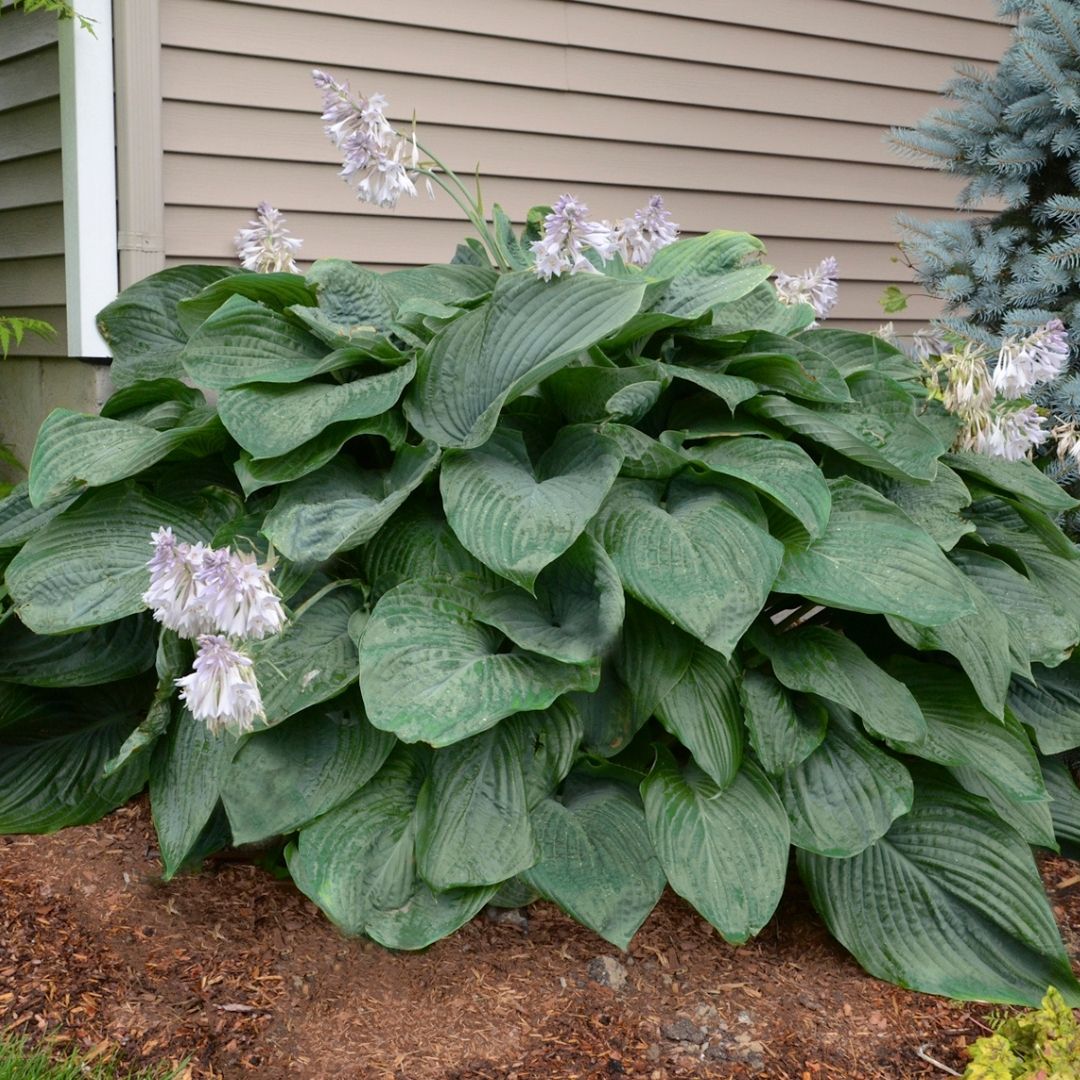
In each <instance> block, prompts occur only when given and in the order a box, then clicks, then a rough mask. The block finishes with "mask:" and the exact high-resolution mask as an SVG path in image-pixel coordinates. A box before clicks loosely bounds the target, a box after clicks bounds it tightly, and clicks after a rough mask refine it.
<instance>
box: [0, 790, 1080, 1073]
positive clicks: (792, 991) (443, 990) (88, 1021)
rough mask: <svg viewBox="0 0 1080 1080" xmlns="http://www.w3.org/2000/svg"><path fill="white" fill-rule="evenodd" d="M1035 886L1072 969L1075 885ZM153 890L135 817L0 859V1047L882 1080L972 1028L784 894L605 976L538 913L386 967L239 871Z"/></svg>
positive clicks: (1061, 881) (204, 1059)
mask: <svg viewBox="0 0 1080 1080" xmlns="http://www.w3.org/2000/svg"><path fill="white" fill-rule="evenodd" d="M1042 869H1043V874H1044V878H1045V880H1046V883H1047V888H1048V890H1049V893H1050V896H1051V900H1052V902H1053V903H1054V906H1055V909H1056V911H1057V914H1058V918H1059V921H1060V922H1061V924H1062V926H1063V928H1064V933H1065V938H1066V943H1067V945H1068V946H1069V949H1070V951H1071V954H1072V955H1073V957H1074V958H1077V957H1080V872H1078V868H1077V865H1076V864H1075V863H1070V862H1068V861H1066V860H1062V859H1056V858H1048V859H1046V860H1045V861H1044V862H1043V863H1042ZM160 872H161V867H160V861H159V859H158V854H157V851H156V847H155V841H154V835H153V830H152V827H151V824H150V818H149V811H148V808H147V806H146V804H145V802H144V801H139V802H136V803H134V804H132V805H131V806H128V807H125V808H124V809H122V810H119V811H117V812H116V813H114V814H112V815H110V816H109V817H108V818H106V819H105V820H104V821H102V822H100V823H98V824H97V825H92V826H87V827H84V828H78V829H69V830H67V831H65V832H62V833H59V834H56V835H54V836H44V837H0V1031H6V1032H14V1033H19V1034H26V1035H29V1036H30V1037H32V1038H37V1037H39V1036H42V1035H45V1034H52V1035H56V1036H58V1037H59V1038H60V1039H61V1040H64V1041H66V1042H67V1043H69V1044H71V1045H77V1046H79V1047H80V1048H82V1049H84V1050H90V1051H91V1052H93V1053H95V1054H106V1053H119V1054H120V1055H121V1057H122V1058H123V1059H124V1060H126V1061H130V1062H131V1063H132V1064H136V1063H137V1064H141V1065H145V1064H150V1063H163V1062H172V1063H179V1062H180V1061H181V1060H182V1059H184V1058H188V1059H189V1060H190V1065H189V1068H188V1070H187V1073H186V1076H187V1077H189V1078H190V1080H203V1078H211V1077H214V1078H233V1077H237V1078H239V1077H245V1078H247V1077H258V1078H260V1080H278V1078H282V1080H284V1078H300V1080H309V1078H310V1080H336V1078H343V1080H344V1078H349V1080H368V1078H372V1080H571V1078H577V1077H580V1078H586V1077H588V1078H593V1077H613V1076H636V1077H648V1078H650V1080H673V1078H677V1077H678V1078H682V1077H703V1078H710V1077H751V1076H757V1077H767V1078H769V1080H827V1078H837V1077H843V1078H866V1080H870V1078H874V1080H877V1078H881V1080H885V1078H888V1080H897V1078H906V1077H944V1076H946V1075H948V1074H947V1073H946V1072H945V1071H944V1070H942V1069H941V1068H939V1067H938V1065H935V1064H933V1063H931V1062H930V1061H929V1060H927V1058H933V1059H935V1060H936V1061H937V1062H939V1063H940V1064H942V1065H946V1066H948V1067H950V1068H952V1069H956V1070H960V1071H962V1070H963V1068H964V1063H965V1061H966V1056H965V1054H964V1047H965V1045H967V1044H968V1043H969V1042H971V1041H972V1040H974V1039H975V1038H977V1037H978V1036H979V1035H981V1034H983V1033H984V1030H985V1028H984V1023H985V1018H986V1011H987V1010H986V1009H985V1008H984V1007H977V1006H975V1007H973V1006H968V1005H963V1004H958V1003H954V1002H948V1001H944V1000H941V999H938V998H933V997H929V996H926V995H922V994H913V993H909V992H906V991H903V990H899V989H897V988H895V987H892V986H888V985H886V984H883V983H880V982H878V981H876V980H874V979H871V978H870V977H868V976H867V975H865V974H863V973H862V972H861V971H860V970H859V968H858V967H857V966H856V965H855V964H854V962H853V961H851V960H850V959H849V958H848V957H847V955H846V954H845V953H844V952H843V950H842V949H840V948H839V946H837V945H836V944H835V943H834V942H833V941H832V940H831V939H830V938H829V936H828V934H827V933H826V931H825V929H824V927H823V926H822V925H821V923H820V921H819V920H818V918H817V916H816V915H815V914H814V913H813V911H812V910H811V909H810V907H809V905H808V903H807V902H806V899H805V897H804V896H803V895H802V894H801V892H800V891H799V889H798V886H797V884H795V883H793V885H792V888H791V889H789V896H788V897H787V899H786V900H785V902H784V904H783V906H782V907H781V909H780V911H779V912H778V914H777V916H776V918H775V919H774V920H773V921H772V922H771V923H770V924H769V926H768V927H766V929H765V930H764V931H763V932H762V933H761V935H760V936H759V937H758V938H757V939H756V940H755V941H753V942H751V943H750V944H748V945H745V946H742V947H740V948H735V947H733V946H731V945H728V944H726V943H725V942H724V941H723V940H722V939H721V938H719V937H718V936H717V935H716V933H715V932H714V931H713V930H712V929H711V928H710V927H709V926H708V925H707V924H706V923H705V922H704V921H703V920H702V919H701V918H700V917H699V916H698V915H696V914H695V913H694V912H693V911H692V910H691V909H690V908H689V907H688V906H687V905H686V904H685V903H683V902H682V901H681V900H680V899H678V898H677V897H675V896H672V895H670V894H669V895H667V896H665V898H664V900H663V901H662V902H661V904H660V905H659V907H658V908H657V910H656V911H655V912H654V913H653V914H652V915H651V916H650V918H649V919H648V921H647V922H646V924H645V926H644V927H643V928H642V930H641V931H640V932H639V934H638V936H637V937H636V938H635V940H634V942H633V945H632V947H631V949H630V951H629V953H627V954H623V953H619V952H618V950H616V949H614V948H613V947H612V946H610V945H608V944H607V943H606V942H604V941H602V940H601V939H599V938H598V937H596V936H595V935H594V934H592V933H590V932H589V931H587V930H585V929H583V928H581V927H579V926H577V925H576V924H574V923H573V922H571V920H570V919H568V918H567V917H566V916H564V915H563V914H561V913H560V912H559V911H558V910H556V909H555V908H554V907H552V906H551V905H548V904H542V903H541V904H535V905H533V906H532V907H531V908H529V909H528V911H527V912H526V913H525V917H524V918H522V917H521V916H519V915H517V914H516V913H515V914H511V915H509V916H504V917H502V918H500V919H498V920H496V919H494V918H492V917H489V916H481V917H479V918H477V919H476V920H474V921H473V922H472V923H471V924H470V925H469V926H466V927H464V928H463V929H462V930H461V931H459V932H458V933H457V934H455V935H454V936H453V937H451V938H449V939H448V940H446V941H442V942H439V943H438V944H437V945H434V946H432V948H430V949H428V950H427V951H426V952H424V953H422V954H400V953H399V954H395V953H390V952H387V951H386V950H384V949H382V948H380V947H379V946H377V945H375V944H373V943H371V942H366V941H358V940H347V939H345V938H343V937H341V936H340V935H339V934H338V932H337V931H336V930H335V929H334V928H333V927H332V926H330V925H329V924H328V923H327V922H326V920H325V919H324V918H323V917H322V916H321V915H320V914H319V912H318V911H317V909H316V908H315V907H314V905H312V904H311V903H310V902H309V901H308V900H307V899H306V898H305V897H303V896H302V895H301V894H300V893H298V892H297V891H296V889H295V888H294V887H293V886H292V884H291V883H289V882H287V881H279V880H276V879H275V878H274V877H273V876H272V875H271V874H270V873H268V872H266V871H265V870H261V869H259V868H257V867H255V866H252V865H248V864H245V863H239V862H230V861H223V862H218V863H215V864H213V865H212V866H210V867H208V868H207V869H205V870H204V871H203V872H202V873H199V874H192V875H188V876H185V877H182V878H180V879H178V880H176V881H174V882H172V883H170V884H168V885H164V884H162V883H161V880H160ZM624 979H625V982H623V980H624ZM920 1053H921V1054H922V1055H924V1056H922V1057H920Z"/></svg>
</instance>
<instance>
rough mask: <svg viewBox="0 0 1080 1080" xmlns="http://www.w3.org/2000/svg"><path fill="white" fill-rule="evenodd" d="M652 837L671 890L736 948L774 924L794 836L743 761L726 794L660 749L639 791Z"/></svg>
mask: <svg viewBox="0 0 1080 1080" xmlns="http://www.w3.org/2000/svg"><path fill="white" fill-rule="evenodd" d="M641 795H642V798H643V799H644V800H645V819H646V821H647V822H648V827H649V836H650V837H651V838H652V842H653V847H654V848H655V849H656V855H657V857H658V858H659V860H660V865H661V866H662V867H663V868H664V873H665V874H666V875H667V879H668V881H669V882H670V884H671V887H672V888H673V889H674V890H675V891H676V892H677V893H678V894H679V895H680V896H682V897H684V898H685V899H686V900H689V901H690V903H691V904H693V905H694V907H695V908H697V910H698V911H699V912H701V914H702V915H703V916H704V917H705V918H706V919H708V921H709V922H710V923H712V925H713V926H715V927H716V929H717V930H719V931H720V933H721V935H722V936H723V937H724V938H725V939H726V940H727V941H730V942H732V943H733V944H736V945H738V944H741V943H742V942H744V941H746V940H747V939H749V938H751V937H753V935H754V934H756V933H757V932H758V931H759V930H760V929H761V928H762V927H763V926H764V925H765V924H766V923H767V922H768V921H769V919H771V918H772V914H773V912H774V911H775V910H776V905H777V904H778V903H779V902H780V896H781V894H782V893H783V891H784V878H785V876H786V874H787V864H788V849H789V846H790V831H789V827H788V819H787V814H786V813H785V812H784V806H783V804H782V803H781V802H780V798H779V796H778V795H777V794H776V792H775V791H774V790H773V787H772V785H771V784H770V783H769V781H768V779H767V778H766V777H765V774H764V773H762V771H761V770H760V769H759V768H757V766H756V765H754V764H753V763H752V762H750V761H744V762H743V766H742V768H741V769H740V771H739V774H738V776H736V777H735V780H734V781H733V782H732V783H731V784H729V785H728V786H727V787H726V788H724V789H723V790H721V789H720V788H719V787H717V785H716V783H715V782H714V781H713V780H711V779H709V777H708V776H706V775H705V773H703V772H702V771H701V770H700V769H698V768H697V767H695V766H693V765H691V766H689V767H688V768H686V769H685V770H683V771H682V772H680V771H679V769H678V767H677V766H676V764H675V759H674V758H673V757H672V756H671V754H670V753H669V752H668V751H667V750H665V749H663V748H658V749H657V759H656V764H655V765H654V766H653V770H652V772H651V773H649V775H648V777H646V779H645V780H644V782H643V783H642V785H641Z"/></svg>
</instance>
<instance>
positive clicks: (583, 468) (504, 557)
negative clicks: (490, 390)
mask: <svg viewBox="0 0 1080 1080" xmlns="http://www.w3.org/2000/svg"><path fill="white" fill-rule="evenodd" d="M621 464H622V454H621V453H620V452H619V450H618V447H617V446H616V445H615V444H614V443H613V442H612V441H611V440H610V439H608V438H606V437H605V436H603V435H601V434H599V433H598V432H597V431H596V429H595V428H592V427H590V426H588V425H584V424H583V425H574V426H571V427H567V428H563V429H562V431H560V432H559V434H558V435H557V436H556V438H555V441H554V442H553V443H552V445H551V448H550V449H549V450H548V451H547V452H546V453H545V454H544V455H543V457H541V458H540V460H539V461H538V462H537V464H536V466H535V467H534V466H533V464H532V463H531V461H530V460H529V455H528V451H527V450H526V448H525V441H524V439H523V438H522V436H521V435H520V433H518V432H517V431H513V430H505V429H504V430H502V431H499V432H497V433H496V434H495V435H494V436H492V438H491V439H490V440H489V441H488V442H487V443H486V444H485V445H484V446H482V447H480V449H478V450H470V451H465V452H462V451H449V452H448V453H447V454H446V456H445V460H444V462H443V467H442V472H441V474H440V481H439V482H440V487H441V490H442V498H443V509H444V510H445V511H446V518H447V520H448V521H449V522H450V527H451V528H452V529H453V530H454V532H455V533H457V536H458V539H459V540H460V541H461V542H462V544H464V545H465V547H466V548H467V549H468V550H469V551H471V552H472V553H473V555H475V556H476V557H477V558H478V559H479V560H480V561H481V562H482V563H484V565H485V566H489V567H490V568H491V569H492V570H494V571H495V572H496V573H497V574H501V575H502V576H503V577H505V578H508V579H509V580H510V581H513V582H514V583H515V584H517V585H520V586H521V587H522V588H525V589H529V590H530V591H531V590H532V588H533V582H534V581H535V580H536V575H537V574H538V573H539V572H540V571H541V570H542V569H543V568H544V567H545V566H547V565H548V563H550V562H552V561H553V560H554V559H556V558H558V557H559V556H560V555H561V554H562V553H563V552H564V551H566V550H567V548H569V547H570V545H571V544H572V543H573V542H574V541H575V540H576V539H577V538H578V537H579V536H580V535H581V534H582V532H583V531H584V530H585V526H586V525H587V524H588V523H589V520H590V519H591V518H592V517H593V515H594V514H595V513H596V511H597V509H598V508H599V506H600V504H601V502H603V499H604V496H605V495H606V494H607V493H608V490H609V489H610V487H611V484H612V481H614V479H615V477H616V475H617V474H618V471H619V466H620V465H621Z"/></svg>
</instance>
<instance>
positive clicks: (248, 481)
mask: <svg viewBox="0 0 1080 1080" xmlns="http://www.w3.org/2000/svg"><path fill="white" fill-rule="evenodd" d="M406 434H407V429H406V425H405V420H404V418H403V417H402V415H401V413H399V412H396V411H395V412H385V413H381V414H380V415H379V416H372V417H370V418H369V419H367V420H345V421H342V422H341V423H340V424H331V425H330V426H329V427H328V428H325V429H324V430H323V431H322V432H320V433H319V434H318V435H316V436H315V438H314V439H309V440H308V441H307V442H306V443H304V444H303V445H302V446H298V447H297V448H296V449H295V450H290V451H289V452H288V453H287V454H282V455H281V456H280V457H272V458H259V459H258V460H256V459H255V458H253V457H252V456H251V454H249V453H248V452H247V451H246V450H242V451H241V452H240V457H239V458H237V460H236V465H235V466H234V468H235V470H236V478H237V480H239V481H240V486H241V487H242V488H243V489H244V494H245V495H247V496H249V497H250V496H251V495H252V494H254V493H255V492H256V491H258V490H259V489H260V488H264V487H270V486H271V485H272V484H287V483H289V482H290V481H292V480H299V479H300V477H302V476H307V475H308V473H313V472H315V470H316V469H321V468H322V467H323V466H324V465H325V464H326V463H327V462H328V461H331V460H332V459H333V458H335V457H336V456H337V453H338V451H339V450H340V449H341V448H342V447H343V446H344V445H345V443H347V442H348V441H349V440H350V439H355V438H358V437H360V436H362V435H378V436H379V437H380V438H383V439H385V440H386V441H387V443H388V444H389V446H390V449H391V450H400V449H401V448H402V447H403V446H404V445H405V436H406Z"/></svg>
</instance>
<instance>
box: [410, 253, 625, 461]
mask: <svg viewBox="0 0 1080 1080" xmlns="http://www.w3.org/2000/svg"><path fill="white" fill-rule="evenodd" d="M644 292H645V285H644V284H642V283H635V282H630V281H617V280H615V279H613V278H610V277H606V276H604V275H601V274H577V275H571V274H566V275H564V276H562V277H560V278H558V279H556V280H554V281H551V282H544V281H541V280H540V279H539V278H538V277H537V276H536V275H535V274H533V273H531V272H529V271H519V272H517V273H512V274H504V275H503V276H502V277H500V278H499V281H498V283H497V284H496V286H495V291H494V292H493V293H492V295H491V299H490V300H488V301H487V302H486V303H484V304H481V305H480V307H478V308H475V309H474V310H472V311H469V312H466V314H465V315H463V316H461V317H460V318H458V319H456V320H454V322H452V323H450V324H449V325H448V326H447V327H446V328H445V329H443V330H442V331H441V332H440V333H439V334H438V335H437V336H436V338H435V339H434V341H433V342H432V343H431V345H430V346H429V348H428V349H427V350H426V351H425V352H424V353H423V354H422V355H421V357H420V370H419V373H418V375H417V378H416V381H415V382H414V383H413V386H412V389H411V391H410V394H409V397H408V399H407V402H406V406H407V414H408V416H409V419H410V420H411V421H412V423H413V426H414V427H416V428H417V429H418V430H419V431H420V433H421V434H422V435H425V436H427V437H428V438H429V439H434V440H435V442H437V443H439V444H440V445H442V446H458V447H463V448H465V449H469V448H472V447H477V446H480V445H481V444H482V443H484V442H486V441H487V439H488V437H489V436H490V435H491V433H492V431H494V429H495V424H496V423H497V421H498V417H499V411H500V410H501V408H502V406H503V404H504V403H505V402H506V401H508V400H509V399H510V398H512V397H514V396H516V395H518V394H520V393H522V392H523V391H525V390H527V389H528V388H529V387H531V386H535V385H536V384H537V383H539V382H541V381H542V380H543V379H544V378H545V377H546V376H548V375H550V374H552V373H553V372H554V371H557V370H558V369H559V368H560V367H561V366H562V365H563V364H564V363H565V362H566V361H567V360H568V359H570V358H571V357H573V356H574V355H575V354H576V353H578V352H580V351H581V350H583V349H587V348H588V347H589V346H590V345H593V344H595V343H596V342H597V341H599V340H600V339H601V338H603V337H605V336H606V335H607V334H609V333H611V332H612V331H613V330H615V329H617V328H618V327H620V326H622V324H623V323H624V322H626V321H627V319H629V318H630V316H631V315H633V314H634V313H635V312H636V311H637V309H638V307H639V306H640V304H641V299H642V296H643V295H644Z"/></svg>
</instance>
